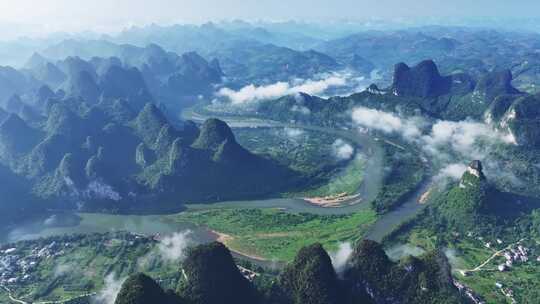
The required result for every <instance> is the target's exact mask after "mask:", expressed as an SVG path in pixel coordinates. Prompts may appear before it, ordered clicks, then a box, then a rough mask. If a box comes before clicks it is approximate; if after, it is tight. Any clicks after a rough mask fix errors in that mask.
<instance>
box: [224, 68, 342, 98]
mask: <svg viewBox="0 0 540 304" xmlns="http://www.w3.org/2000/svg"><path fill="white" fill-rule="evenodd" d="M347 82H348V76H347V75H346V74H339V73H334V74H331V75H327V76H326V77H324V78H322V79H318V80H311V79H308V80H303V79H296V80H295V81H293V82H277V83H274V84H270V85H267V86H255V85H253V84H250V85H248V86H245V87H243V88H241V89H240V90H238V91H235V90H232V89H230V88H222V89H220V90H219V91H218V92H217V95H218V96H220V97H226V98H228V99H229V100H230V101H231V102H232V103H233V104H242V103H246V102H251V101H259V100H266V99H275V98H279V97H282V96H285V95H292V94H297V93H306V94H309V95H319V94H322V93H324V92H325V91H326V90H328V89H330V88H335V87H342V86H345V85H347Z"/></svg>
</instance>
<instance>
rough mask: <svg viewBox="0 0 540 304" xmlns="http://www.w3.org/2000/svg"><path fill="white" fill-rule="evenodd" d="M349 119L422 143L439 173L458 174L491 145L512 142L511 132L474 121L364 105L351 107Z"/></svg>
mask: <svg viewBox="0 0 540 304" xmlns="http://www.w3.org/2000/svg"><path fill="white" fill-rule="evenodd" d="M352 119H353V122H354V123H355V124H356V125H357V126H358V127H362V128H368V129H372V130H376V131H381V132H383V133H386V134H394V135H400V136H401V137H402V138H404V139H405V140H406V141H408V142H411V143H414V144H416V145H417V146H419V147H421V148H422V150H423V151H424V152H425V153H426V154H427V155H429V156H430V157H432V158H433V159H435V160H436V161H437V162H438V165H440V166H441V168H442V169H441V170H440V172H439V174H438V177H450V178H460V177H461V175H462V174H463V172H464V171H465V168H466V167H465V165H464V164H465V163H468V162H469V161H471V160H473V159H480V160H482V159H485V158H486V157H488V154H489V152H490V151H491V149H492V147H493V145H495V144H498V143H503V144H515V139H514V138H513V136H512V135H511V134H505V133H503V132H500V131H497V130H495V129H493V128H492V127H491V126H489V125H487V124H485V123H481V122H476V121H469V120H465V121H459V122H455V121H445V120H439V121H436V122H434V123H433V124H428V123H427V122H426V121H425V120H423V119H422V118H420V117H411V118H403V117H400V116H399V115H397V114H394V113H389V112H384V111H379V110H374V109H368V108H364V107H359V108H356V109H354V110H353V112H352ZM494 165H495V164H494Z"/></svg>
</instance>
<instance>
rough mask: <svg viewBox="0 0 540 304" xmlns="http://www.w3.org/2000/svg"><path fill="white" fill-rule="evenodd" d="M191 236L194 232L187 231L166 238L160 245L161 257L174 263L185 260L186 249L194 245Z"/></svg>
mask: <svg viewBox="0 0 540 304" xmlns="http://www.w3.org/2000/svg"><path fill="white" fill-rule="evenodd" d="M191 234H192V232H191V231H190V230H187V231H183V232H177V233H174V234H173V235H171V236H167V237H164V238H163V239H162V240H161V241H160V243H159V245H158V249H159V253H160V254H161V257H162V258H163V259H164V260H166V261H172V262H175V261H178V260H180V259H182V258H184V256H185V251H186V249H187V248H188V247H189V246H191V245H192V244H193V240H192V239H191Z"/></svg>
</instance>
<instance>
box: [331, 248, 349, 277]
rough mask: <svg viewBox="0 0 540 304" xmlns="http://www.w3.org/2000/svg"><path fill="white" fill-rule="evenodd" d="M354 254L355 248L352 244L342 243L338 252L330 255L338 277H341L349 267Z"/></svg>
mask: <svg viewBox="0 0 540 304" xmlns="http://www.w3.org/2000/svg"><path fill="white" fill-rule="evenodd" d="M352 253H353V248H352V245H351V243H341V244H340V245H339V248H338V250H337V251H336V252H334V253H332V254H330V258H331V259H332V265H333V266H334V269H335V270H336V272H337V273H338V275H341V274H342V273H343V271H344V270H345V268H346V267H347V262H348V261H349V258H350V257H351V254H352Z"/></svg>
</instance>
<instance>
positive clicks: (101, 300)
mask: <svg viewBox="0 0 540 304" xmlns="http://www.w3.org/2000/svg"><path fill="white" fill-rule="evenodd" d="M126 279H127V278H122V279H117V278H116V275H115V274H114V273H111V274H109V275H108V276H107V277H106V278H105V282H104V285H103V289H102V290H101V291H100V292H99V293H98V294H97V295H96V296H94V297H93V298H92V300H91V303H93V304H114V302H115V300H116V296H117V295H118V293H119V292H120V289H122V284H124V282H125V281H126Z"/></svg>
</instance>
